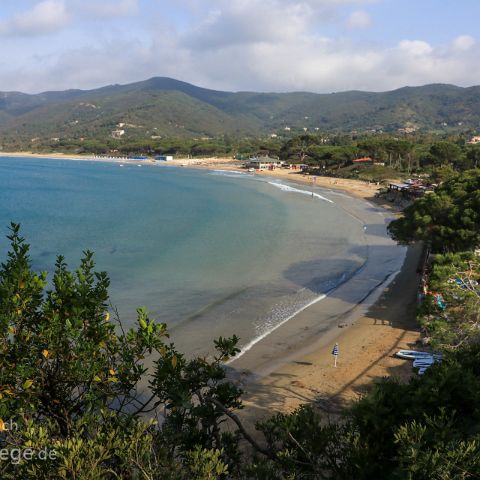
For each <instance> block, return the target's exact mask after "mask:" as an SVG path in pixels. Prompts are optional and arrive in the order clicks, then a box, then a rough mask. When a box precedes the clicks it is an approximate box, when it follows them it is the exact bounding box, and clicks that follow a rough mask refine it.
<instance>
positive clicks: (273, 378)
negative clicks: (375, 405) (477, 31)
mask: <svg viewBox="0 0 480 480" xmlns="http://www.w3.org/2000/svg"><path fill="white" fill-rule="evenodd" d="M2 156H3V157H17V156H18V157H23V158H45V159H49V158H50V159H54V160H74V161H75V160H80V161H81V160H83V161H98V162H111V163H134V164H137V163H141V164H145V165H146V166H147V165H153V162H150V161H139V160H133V159H132V160H126V159H122V158H118V159H113V158H94V157H88V156H84V155H73V154H72V155H65V154H32V153H30V154H27V153H25V152H8V153H7V152H0V157H2ZM187 162H188V163H187ZM156 165H158V166H177V167H180V166H187V167H188V168H200V169H207V170H219V169H224V170H226V171H240V172H243V173H245V170H244V169H241V168H239V165H238V162H235V161H233V160H230V159H196V160H193V159H178V160H174V161H167V162H156ZM252 175H254V176H260V177H268V178H274V179H278V180H285V181H288V182H292V183H294V184H297V185H303V186H312V180H311V177H309V176H307V175H302V174H299V173H296V172H292V171H290V170H280V169H277V170H273V171H260V172H255V173H254V174H252ZM314 186H315V187H320V188H322V189H323V188H326V189H328V190H330V191H331V192H333V193H335V192H336V193H338V192H343V193H346V194H347V195H346V196H348V197H350V198H352V197H353V198H361V199H363V200H364V201H365V202H367V203H368V204H370V202H373V203H374V204H375V206H378V207H379V208H378V210H379V211H382V212H384V213H387V212H388V213H389V214H390V215H391V214H392V213H393V212H392V210H395V209H393V208H392V207H391V206H390V205H389V204H386V205H384V204H382V202H381V201H377V199H376V198H375V193H376V192H377V190H378V188H379V187H378V186H377V185H373V184H368V183H367V182H363V181H360V180H347V179H341V178H334V177H316V182H315V184H314ZM370 205H371V204H370ZM371 206H372V207H373V205H371ZM389 210H390V211H389ZM412 251H413V250H412V249H409V251H408V252H407V258H406V259H404V261H403V266H402V268H401V271H400V273H398V275H397V274H396V275H395V276H394V278H392V279H391V284H392V285H395V284H397V283H398V281H399V279H401V278H403V277H402V275H403V276H404V275H405V273H404V272H405V271H407V270H409V271H410V270H411V264H412V260H411V258H412V253H411V252H412ZM415 268H416V265H415ZM413 275H414V274H413ZM411 279H412V273H411V272H410V274H409V278H408V280H407V285H408V282H409V283H410V284H414V282H412V281H411ZM346 283H348V281H347V282H346ZM389 283H390V282H387V280H386V279H384V281H383V282H382V283H381V284H380V285H377V287H376V288H375V289H374V290H373V291H371V292H369V294H368V295H367V298H364V299H362V301H361V302H360V303H359V304H355V305H353V308H352V309H351V311H349V312H348V315H349V316H350V320H349V321H350V323H351V324H350V325H349V326H348V328H342V329H340V328H336V327H335V326H333V327H332V326H331V325H330V328H328V332H322V334H321V335H315V333H314V332H310V333H309V334H308V336H309V337H310V339H309V340H310V342H309V344H308V345H306V346H301V347H299V346H298V345H297V346H296V348H295V349H294V351H288V355H286V356H284V357H283V358H282V359H281V361H278V359H277V361H275V360H273V361H272V359H271V358H270V359H269V361H268V362H267V364H268V367H267V366H266V365H265V363H264V364H263V370H262V368H260V369H258V370H257V372H256V374H255V375H253V376H251V375H248V374H247V375H245V373H244V372H245V369H244V368H243V367H240V368H238V365H236V361H235V359H234V360H233V362H232V364H231V368H232V370H240V372H238V376H237V380H238V381H239V382H240V383H241V384H242V388H244V390H245V391H246V396H245V402H244V403H245V405H246V409H245V411H244V413H243V414H242V416H244V417H246V418H247V420H248V419H250V420H252V421H255V420H257V419H258V418H260V417H261V416H262V415H265V414H271V412H272V410H274V411H283V412H286V411H291V410H292V409H294V408H296V407H297V406H299V405H300V404H301V403H306V402H311V401H314V402H316V401H317V400H318V398H317V397H319V396H320V397H322V398H323V401H326V402H327V403H329V404H331V403H332V402H334V403H335V402H338V401H340V402H346V401H349V400H350V399H351V398H352V395H353V397H354V396H355V395H356V394H355V393H354V388H356V386H358V385H359V384H362V382H363V383H365V382H364V381H366V383H369V384H371V381H372V379H373V378H377V377H378V376H382V374H375V373H372V370H371V368H370V364H369V362H370V363H373V362H372V351H374V350H377V351H378V350H382V349H383V350H385V349H386V350H387V351H385V352H383V353H384V356H385V355H387V354H388V352H389V351H390V350H391V348H389V347H391V345H389V344H388V339H390V337H391V334H392V332H391V331H386V329H387V328H388V327H386V326H385V325H383V323H382V326H383V327H384V328H381V330H382V331H383V330H385V331H383V333H382V335H381V336H380V337H378V336H376V332H372V331H371V326H372V325H371V320H372V318H371V313H370V312H371V311H375V309H379V308H380V305H381V304H382V302H384V297H385V295H389V296H390V297H395V301H396V302H398V301H400V303H401V302H402V298H403V294H402V292H403V290H402V289H400V290H401V291H400V292H396V293H395V292H393V293H392V292H391V287H389V285H388V284H389ZM414 287H415V292H416V284H414ZM322 300H323V299H322ZM366 301H367V303H365V302H366ZM392 301H393V300H389V302H390V303H391V302H392ZM314 303H315V305H309V306H307V307H305V309H306V313H308V314H309V315H310V316H311V315H312V311H313V310H314V308H315V307H316V308H317V309H321V308H322V306H323V301H316V302H314ZM358 310H362V312H359V311H358ZM300 313H302V312H298V313H297V314H296V315H295V316H294V317H297V315H299V314H300ZM346 319H347V318H346V317H344V318H343V322H344V323H345V321H346ZM410 320H411V319H410ZM289 323H295V320H293V318H292V319H289V321H288V322H286V324H287V325H288V324H289ZM375 323H376V322H374V324H375ZM390 324H391V322H390ZM394 324H395V325H396V326H395V327H394V328H395V333H399V332H397V331H396V330H399V331H400V332H402V329H401V328H399V327H398V325H401V324H400V323H399V322H398V319H396V320H395V321H394ZM391 330H393V329H391ZM377 331H380V328H377ZM287 332H288V329H287ZM312 334H313V337H315V338H313V339H312ZM403 335H405V338H408V339H410V340H413V341H414V340H416V338H418V333H417V332H415V333H412V323H411V321H410V323H409V324H408V325H405V326H404V330H403ZM367 337H369V339H367ZM334 341H339V343H340V348H341V353H340V355H341V356H340V357H339V368H338V369H336V370H333V369H332V368H330V367H331V365H329V364H330V363H331V362H330V360H331V359H330V350H331V345H330V344H331V343H332V342H334ZM385 342H387V343H385ZM380 345H381V347H380ZM407 346H408V345H406V344H405V343H402V344H401V345H398V348H406V347H407ZM346 347H347V348H348V352H345V348H346ZM266 348H267V350H268V346H267V347H266ZM257 349H259V350H262V345H261V344H260V345H257ZM263 349H265V346H263ZM287 350H288V349H287ZM354 352H356V354H355V355H356V356H355V355H354ZM352 355H354V357H355V358H356V361H355V365H353V363H352V358H353V357H352ZM261 356H262V355H259V357H261ZM327 359H328V360H327ZM239 360H240V359H239ZM390 360H392V359H390ZM375 362H376V360H375ZM393 362H394V363H395V368H397V367H399V366H400V365H403V367H399V368H400V370H402V368H403V373H402V375H403V377H404V378H407V377H408V376H409V375H410V374H411V368H409V365H406V363H407V362H405V361H401V360H398V359H393ZM380 363H381V362H380ZM380 363H379V362H376V363H374V366H375V368H376V370H378V371H381V372H383V373H386V372H387V371H388V369H387V367H385V366H384V365H383V364H382V365H380ZM386 363H388V362H386ZM347 365H349V367H348V368H347ZM359 366H362V369H363V371H364V373H363V374H362V375H360V376H358V378H357V379H356V380H355V382H353V383H352V380H351V378H350V376H349V373H353V372H354V371H357V370H358V368H359ZM353 367H355V368H353ZM405 367H407V369H408V371H405ZM374 370H375V369H374ZM407 372H408V373H407ZM292 379H293V380H292ZM337 391H342V392H343V393H342V395H339V394H338V393H336V392H337ZM326 397H328V399H327V400H325V398H326ZM317 403H318V402H317Z"/></svg>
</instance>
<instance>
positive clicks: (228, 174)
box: [210, 170, 252, 177]
mask: <svg viewBox="0 0 480 480" xmlns="http://www.w3.org/2000/svg"><path fill="white" fill-rule="evenodd" d="M210 174H211V175H221V176H223V177H243V176H245V175H247V176H249V177H251V176H252V175H251V174H250V173H247V172H236V171H234V170H212V172H210Z"/></svg>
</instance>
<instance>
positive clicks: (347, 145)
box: [12, 134, 480, 174]
mask: <svg viewBox="0 0 480 480" xmlns="http://www.w3.org/2000/svg"><path fill="white" fill-rule="evenodd" d="M12 147H13V146H12ZM27 147H28V148H29V149H31V148H33V149H35V150H38V151H52V150H53V151H61V152H68V151H71V152H76V153H85V154H112V153H115V154H119V155H131V154H148V155H156V154H169V155H170V154H171V155H177V156H192V157H208V156H218V157H222V156H227V157H232V158H233V157H235V156H239V157H241V158H242V157H243V158H247V157H248V156H250V155H257V154H268V155H271V156H279V157H280V158H281V159H283V160H288V161H292V162H299V163H308V164H310V165H311V166H312V167H316V168H320V169H322V170H326V171H329V170H335V171H336V172H337V173H340V174H341V173H342V172H341V171H340V169H341V168H342V167H346V166H348V165H351V162H352V160H353V159H354V158H356V157H359V156H370V157H372V158H373V159H374V160H375V161H377V162H383V163H385V164H386V165H387V166H388V167H390V168H392V169H395V170H396V171H397V172H407V173H409V172H412V171H422V170H425V169H427V170H429V169H431V168H432V167H439V166H445V165H449V166H451V167H452V168H453V169H454V170H457V171H461V170H466V169H469V168H476V167H478V166H479V165H480V146H476V145H468V144H466V143H465V138H463V137H462V136H456V137H453V136H448V137H445V136H432V135H430V134H424V135H416V136H412V137H405V136H403V137H401V138H397V137H393V136H391V135H386V134H382V135H380V134H378V135H375V136H372V135H359V136H352V135H331V134H330V135H322V134H315V135H311V134H305V135H299V136H294V137H292V138H288V139H284V138H268V139H265V138H254V137H251V138H235V137H231V136H228V135H224V136H222V137H218V138H204V139H192V138H189V137H179V138H153V139H152V138H126V139H113V138H110V139H88V138H85V139H59V140H56V141H44V140H40V139H39V140H38V142H37V143H35V144H32V145H28V146H23V147H22V146H19V145H16V146H15V148H16V149H17V150H18V149H21V148H27Z"/></svg>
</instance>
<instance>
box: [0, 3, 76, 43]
mask: <svg viewBox="0 0 480 480" xmlns="http://www.w3.org/2000/svg"><path fill="white" fill-rule="evenodd" d="M69 20H70V16H69V14H68V13H67V9H66V7H65V2H64V1H63V0H44V1H42V2H39V3H37V4H36V5H34V7H33V8H32V9H30V10H27V11H24V12H22V13H19V14H17V15H15V16H14V17H12V18H11V19H10V20H4V21H2V22H0V34H3V35H24V36H33V35H38V34H44V33H50V32H55V31H58V30H61V29H62V28H64V27H65V26H66V25H67V24H68V22H69Z"/></svg>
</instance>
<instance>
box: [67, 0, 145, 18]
mask: <svg viewBox="0 0 480 480" xmlns="http://www.w3.org/2000/svg"><path fill="white" fill-rule="evenodd" d="M70 1H71V9H72V10H73V11H75V12H79V13H80V14H86V15H89V16H95V17H97V18H98V17H101V18H112V17H124V16H128V15H133V14H135V13H137V12H138V0H73V1H72V0H70Z"/></svg>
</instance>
